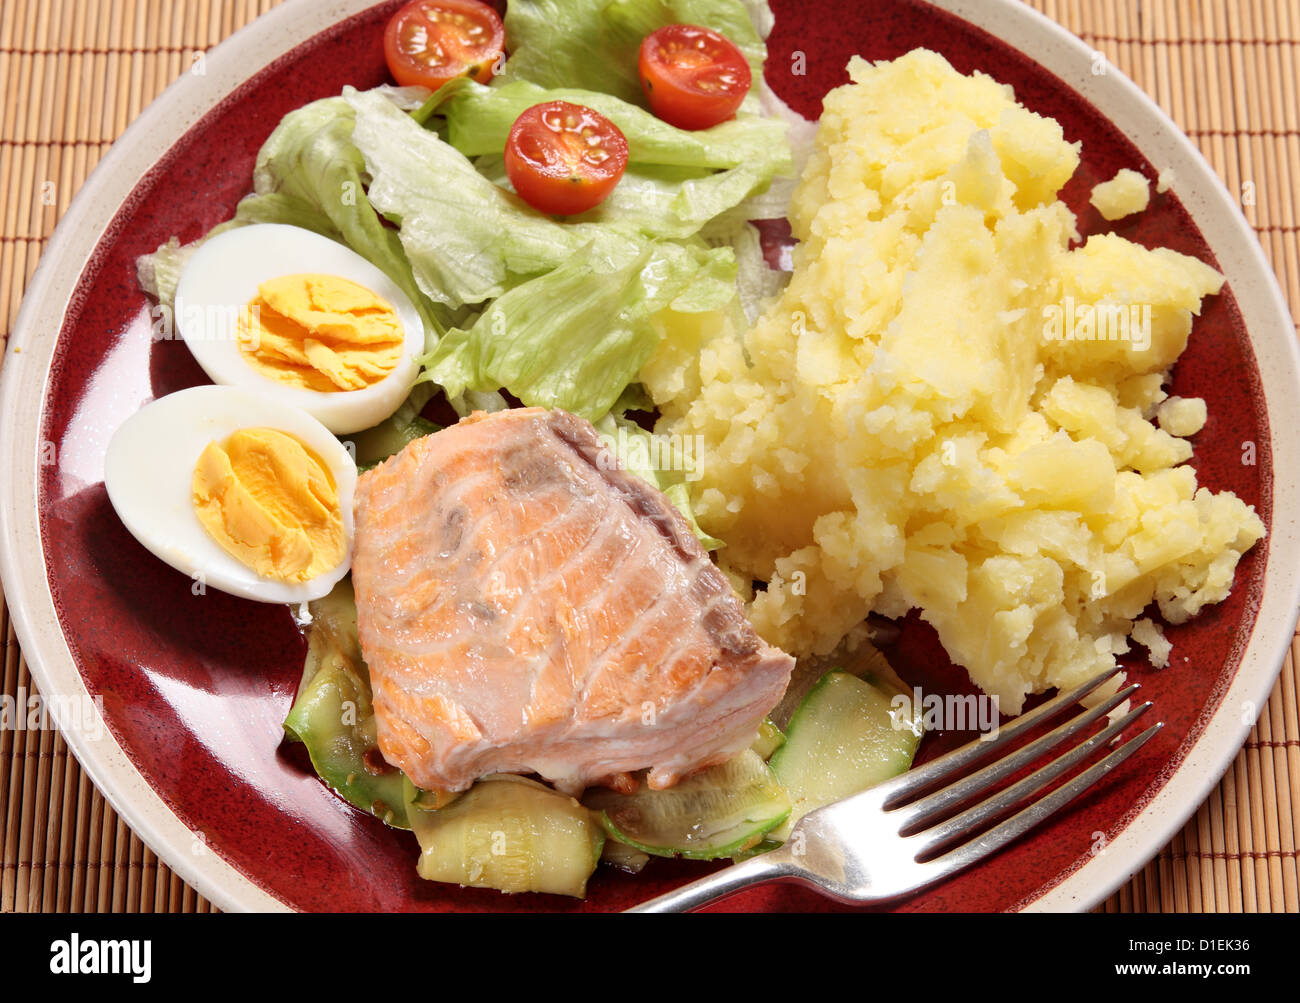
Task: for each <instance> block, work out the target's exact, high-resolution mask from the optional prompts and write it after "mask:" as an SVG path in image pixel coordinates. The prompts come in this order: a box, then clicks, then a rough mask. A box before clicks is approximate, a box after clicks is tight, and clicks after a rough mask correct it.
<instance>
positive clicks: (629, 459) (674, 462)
mask: <svg viewBox="0 0 1300 1003" xmlns="http://www.w3.org/2000/svg"><path fill="white" fill-rule="evenodd" d="M595 427H596V431H597V432H598V433H599V434H600V437H601V439H602V440H603V441H604V443H605V445H606V447H608V449H609V450H610V452H612V453H613V454H614V455H615V456H616V457H618V461H619V463H620V464H622V466H623V469H625V470H627V471H628V472H629V473H633V474H636V475H637V476H638V477H640V478H642V479H644V480H646V481H649V482H650V483H651V484H652V485H654V486H655V487H656V488H658V489H659V490H660V491H662V492H663V493H664V495H665V496H667V498H668V500H669V501H670V502H672V503H673V505H674V506H675V507H676V509H677V510H678V511H679V512H681V514H682V515H683V516H684V517H685V519H686V521H687V522H688V523H690V526H691V532H693V533H694V534H695V536H696V538H697V539H698V540H699V541H700V544H701V545H702V546H703V547H704V549H705V550H719V549H721V548H722V547H723V546H725V544H724V543H723V542H722V541H721V540H719V539H718V538H717V537H716V536H710V535H709V534H708V533H706V532H704V530H702V529H700V524H699V523H698V522H696V521H695V510H694V509H693V508H692V506H691V495H690V490H689V488H688V487H687V481H690V480H696V479H698V476H699V474H698V470H697V467H696V464H697V463H698V462H699V454H698V453H697V452H696V450H695V449H694V443H693V442H690V443H688V442H685V441H684V440H683V439H682V437H681V436H675V435H674V436H668V435H659V434H657V433H654V432H647V431H646V430H645V429H644V428H642V427H641V426H640V425H638V424H636V423H635V422H632V421H628V420H627V419H626V418H621V417H618V416H616V415H614V414H612V413H611V414H607V415H605V416H604V417H603V418H601V419H600V420H599V421H597V422H596V423H595Z"/></svg>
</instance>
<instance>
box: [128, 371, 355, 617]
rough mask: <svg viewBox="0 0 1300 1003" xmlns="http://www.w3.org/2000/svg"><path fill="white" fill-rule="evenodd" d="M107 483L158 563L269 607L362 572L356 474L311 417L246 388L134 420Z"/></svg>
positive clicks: (172, 403)
mask: <svg viewBox="0 0 1300 1003" xmlns="http://www.w3.org/2000/svg"><path fill="white" fill-rule="evenodd" d="M104 482H105V485H106V487H107V488H108V497H109V501H111V502H112V504H113V508H114V509H116V510H117V514H118V516H119V517H120V518H121V520H122V522H123V523H124V524H125V525H126V528H127V529H128V530H130V532H131V535H132V536H134V537H135V538H136V539H137V540H139V541H140V543H141V544H143V545H144V546H145V547H146V548H148V550H150V551H151V552H152V553H153V554H154V555H155V556H157V557H159V558H161V559H162V560H163V561H166V562H167V563H168V564H170V565H171V566H172V567H173V568H176V569H177V570H178V571H181V572H184V573H185V574H188V575H190V576H191V577H192V578H193V579H194V580H195V582H197V583H202V584H203V585H204V586H205V587H206V586H212V587H214V588H218V589H220V590H222V591H223V592H229V593H231V594H233V595H237V596H243V597H244V598H247V599H255V600H258V601H259V602H273V603H301V602H306V601H308V600H310V599H319V598H320V597H321V596H323V595H325V594H326V593H328V592H329V591H330V589H332V588H333V587H334V585H335V583H336V582H338V580H339V579H340V578H342V577H343V576H344V575H345V574H347V572H348V569H349V567H350V566H351V563H352V539H353V522H352V499H353V494H354V492H355V489H356V482H357V468H356V464H355V463H354V462H353V460H352V457H351V455H350V454H349V453H348V451H347V450H346V449H345V448H344V447H343V445H342V443H340V442H339V440H338V439H336V438H335V437H334V436H333V435H331V434H330V430H329V429H327V428H326V427H325V426H324V425H323V424H321V423H320V422H319V421H317V420H316V419H315V418H313V417H311V415H309V414H306V413H305V412H303V411H301V410H299V409H298V408H295V407H290V406H289V405H287V404H284V403H282V402H280V401H278V400H275V399H273V398H271V397H270V396H266V395H263V394H259V393H253V392H251V391H248V390H245V389H243V388H241V387H225V386H206V387H194V388H192V389H190V390H181V391H179V392H178V393H174V394H169V395H168V396H166V397H163V398H161V399H159V400H156V401H154V402H153V403H151V404H148V405H146V406H145V407H143V408H142V409H141V410H139V411H138V412H136V413H135V414H134V415H132V416H131V417H130V418H128V419H127V420H126V421H125V422H124V423H123V424H122V426H121V428H119V429H118V430H117V432H116V433H115V434H114V435H113V438H112V440H111V441H110V442H109V446H108V452H107V455H106V457H105V461H104Z"/></svg>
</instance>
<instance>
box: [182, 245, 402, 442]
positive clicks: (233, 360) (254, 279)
mask: <svg viewBox="0 0 1300 1003" xmlns="http://www.w3.org/2000/svg"><path fill="white" fill-rule="evenodd" d="M304 272H310V273H315V274H321V275H337V276H339V277H341V278H345V279H350V280H351V281H353V282H356V283H357V284H358V285H362V286H365V287H366V288H367V289H369V290H371V291H372V292H374V293H377V294H378V295H380V296H382V297H383V298H384V299H385V300H387V301H388V302H389V304H391V305H392V307H393V309H394V310H395V311H396V312H397V316H398V319H399V320H400V321H401V324H402V328H403V337H404V339H405V346H404V348H403V351H402V357H401V359H400V360H399V361H398V363H397V365H396V366H394V367H393V371H392V372H390V373H389V374H388V375H387V376H385V377H384V378H383V379H382V380H379V381H378V382H377V383H373V384H371V385H370V386H368V387H363V388H362V389H360V390H339V391H334V392H322V391H317V390H307V389H305V388H301V387H290V386H287V385H285V384H283V383H281V382H280V381H278V380H276V379H274V378H273V377H270V376H266V375H264V374H262V373H260V372H258V371H257V370H256V369H254V368H253V367H252V366H251V365H249V364H248V362H247V361H246V360H245V358H244V356H243V354H242V353H241V352H240V350H239V338H238V334H237V321H238V317H239V313H240V311H241V310H242V309H243V308H244V306H246V305H247V304H248V303H249V302H250V301H251V300H252V299H253V298H254V297H255V296H256V295H257V287H258V286H259V285H260V284H261V283H263V282H266V281H267V280H269V279H274V278H278V277H280V276H282V275H298V274H301V273H304ZM174 316H175V323H176V329H177V330H178V331H179V332H180V335H181V337H182V338H183V339H184V340H185V344H186V345H187V346H189V349H190V351H191V352H192V353H193V355H194V358H195V359H196V360H197V361H198V364H199V365H200V366H202V367H203V371H204V372H205V373H207V374H208V376H209V378H211V379H212V381H213V382H214V383H223V384H226V385H228V386H238V387H246V388H248V389H249V390H254V391H256V392H257V393H258V394H259V395H262V396H265V397H268V398H270V399H273V400H278V401H281V402H283V403H285V404H288V405H290V406H292V407H297V408H301V409H302V410H304V411H306V412H307V413H308V414H310V415H313V416H315V417H316V418H318V419H320V421H321V422H322V423H323V424H324V425H325V427H326V428H328V429H329V430H330V431H331V432H336V433H338V434H340V435H346V434H348V433H351V432H360V431H362V430H363V429H367V428H371V427H373V426H375V425H378V424H379V423H380V422H381V421H383V420H384V419H385V418H387V417H388V416H389V415H391V414H392V413H393V412H394V411H396V410H397V409H398V407H400V406H401V404H402V401H404V400H405V399H406V397H407V395H408V394H409V393H410V390H411V386H412V384H414V383H415V378H416V376H417V375H418V374H419V368H420V367H419V363H418V362H416V359H417V358H418V357H419V356H420V355H422V354H423V353H424V325H423V323H422V322H421V320H420V315H419V313H418V312H417V311H416V309H415V307H414V305H412V303H411V300H410V299H409V298H408V297H407V295H406V294H405V293H404V292H402V290H401V289H400V288H398V286H397V283H395V282H394V281H393V280H392V279H390V278H389V277H388V276H387V275H385V274H384V273H383V272H382V271H380V270H379V269H378V268H376V267H375V266H374V265H372V264H371V263H370V262H369V261H367V260H366V259H365V258H363V257H361V255H359V254H357V253H356V252H355V251H353V250H351V249H349V248H347V247H344V246H343V245H342V244H339V243H337V242H335V241H333V240H330V239H329V238H328V237H322V236H321V235H320V234H318V233H313V232H312V231H310V230H304V229H302V228H301V227H297V226H287V225H284V224H281V223H257V224H254V225H252V226H243V227H238V228H236V229H234V230H228V231H227V232H225V233H221V234H218V235H217V236H215V237H213V238H212V239H211V240H208V241H206V242H204V243H203V244H202V245H200V246H199V248H198V250H196V251H195V252H194V254H193V255H192V256H191V257H190V260H189V261H188V262H187V263H186V265H185V268H184V270H183V271H182V272H181V277H180V281H179V282H178V283H177V286H176V303H175V314H174Z"/></svg>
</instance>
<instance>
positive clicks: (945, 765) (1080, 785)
mask: <svg viewBox="0 0 1300 1003" xmlns="http://www.w3.org/2000/svg"><path fill="white" fill-rule="evenodd" d="M1119 671H1120V670H1119V668H1118V667H1116V668H1113V669H1111V670H1109V671H1107V672H1104V673H1102V674H1101V675H1098V676H1095V677H1094V678H1092V679H1089V680H1088V681H1087V682H1085V683H1082V684H1080V685H1079V686H1076V687H1075V688H1074V689H1072V690H1069V691H1068V692H1066V693H1062V694H1060V695H1058V696H1056V697H1054V698H1053V699H1051V700H1049V701H1047V702H1046V703H1043V704H1040V705H1039V706H1038V707H1036V708H1034V709H1033V710H1031V711H1029V712H1027V713H1025V714H1022V715H1020V716H1019V717H1017V718H1015V719H1014V720H1012V721H1010V722H1009V723H1007V724H1006V725H1004V726H1003V727H1002V728H1000V729H999V731H998V733H997V736H996V737H995V738H993V739H976V740H975V741H973V742H971V743H970V744H968V745H963V746H962V747H961V748H959V749H954V750H953V751H952V752H949V753H947V754H946V755H944V756H940V757H939V758H937V759H934V760H932V761H931V762H928V763H926V764H925V765H924V766H920V767H917V768H916V769H914V770H910V771H908V772H907V773H904V774H902V775H901V776H898V777H894V778H893V779H892V780H887V781H885V782H884V783H882V784H878V785H877V786H875V787H872V788H870V789H869V790H865V791H863V792H862V793H860V794H854V795H852V796H851V797H847V798H844V799H843V800H841V801H836V802H834V803H833V804H829V805H826V806H825V807H822V808H818V809H817V810H815V811H812V812H809V813H808V814H807V815H805V816H804V817H803V818H802V819H801V820H800V821H799V823H798V824H797V825H796V826H795V827H794V829H793V830H792V831H791V833H790V837H789V838H788V839H787V840H786V841H785V842H784V843H783V844H782V845H781V846H780V847H778V848H777V849H774V850H771V851H769V852H767V853H763V854H760V855H758V856H754V857H750V858H749V859H748V860H744V861H742V862H740V863H737V864H733V865H731V866H730V867H725V868H723V869H722V870H720V871H717V872H715V873H714V874H710V875H709V876H708V877H704V878H701V879H699V880H698V881H692V882H691V883H690V884H688V885H684V886H682V887H681V888H678V889H676V890H674V891H671V892H669V893H668V894H666V895H661V896H659V897H658V898H655V899H651V900H650V901H648V902H643V903H642V904H641V905H639V906H636V907H635V908H633V909H631V910H629V911H630V912H687V911H689V910H691V909H696V908H699V907H700V906H702V905H705V904H707V903H709V902H714V901H717V900H718V899H722V898H725V897H727V896H728V895H732V894H734V893H735V892H738V891H740V890H742V889H744V888H749V887H751V886H753V885H757V884H764V883H766V882H769V881H789V882H795V883H797V884H801V885H806V886H809V887H812V888H813V889H815V890H817V891H819V892H821V893H822V894H823V895H826V896H828V897H830V898H832V899H836V900H838V901H840V902H850V903H858V904H862V903H878V902H888V901H891V900H893V899H898V898H902V897H904V896H906V895H909V894H911V893H912V892H915V891H917V890H919V889H921V888H925V887H926V886H928V885H931V884H934V883H935V882H937V881H941V880H943V879H944V878H947V877H949V876H950V875H953V874H956V873H957V872H958V871H961V870H964V869H965V868H967V867H970V866H971V865H972V864H974V863H976V862H977V861H980V860H983V859H984V858H985V857H987V856H989V855H990V854H991V853H993V852H994V851H996V850H998V849H1000V848H1001V847H1003V846H1004V845H1006V844H1007V843H1009V842H1011V841H1012V840H1013V839H1016V838H1017V837H1019V836H1021V835H1023V834H1024V833H1025V832H1027V831H1028V830H1030V829H1031V828H1033V827H1034V826H1036V825H1038V824H1039V823H1040V822H1042V821H1043V820H1045V819H1047V818H1049V817H1050V816H1051V815H1053V814H1054V813H1055V812H1057V811H1059V810H1060V809H1061V808H1062V807H1064V806H1065V805H1066V804H1067V803H1069V802H1070V801H1072V800H1074V799H1075V798H1076V797H1078V796H1079V795H1080V794H1082V793H1083V792H1084V791H1086V790H1088V789H1089V788H1091V787H1092V786H1094V785H1095V784H1096V783H1097V782H1098V781H1100V780H1101V779H1102V778H1103V777H1105V776H1106V775H1107V774H1109V773H1110V772H1111V771H1112V770H1114V769H1115V768H1116V767H1117V766H1119V765H1120V763H1122V762H1124V760H1126V759H1128V758H1129V756H1131V755H1133V753H1135V752H1137V750H1138V749H1140V748H1141V747H1142V746H1143V745H1145V744H1146V743H1147V742H1148V741H1150V739H1151V738H1152V737H1153V736H1154V735H1155V734H1156V732H1158V731H1159V730H1160V729H1161V728H1162V727H1164V724H1163V722H1160V723H1157V724H1154V725H1152V726H1151V727H1150V728H1148V729H1147V730H1146V731H1144V732H1142V733H1141V734H1140V735H1137V736H1136V737H1135V738H1132V739H1130V740H1129V741H1128V742H1126V743H1125V744H1124V745H1121V746H1120V747H1119V748H1117V749H1114V750H1113V751H1111V752H1110V753H1109V754H1107V755H1106V756H1105V757H1104V758H1102V759H1100V760H1099V761H1097V762H1096V763H1094V764H1093V765H1092V766H1090V767H1088V769H1086V770H1084V771H1083V772H1081V773H1079V774H1078V775H1076V776H1074V777H1072V778H1071V779H1070V780H1069V781H1067V782H1066V783H1064V784H1062V785H1060V786H1059V787H1057V788H1055V789H1054V790H1052V791H1051V792H1050V793H1048V794H1046V795H1044V796H1042V797H1037V798H1036V795H1038V794H1039V793H1040V792H1041V791H1042V790H1043V788H1045V787H1046V786H1047V785H1049V784H1050V783H1051V782H1052V781H1053V780H1055V779H1056V778H1057V777H1059V776H1061V775H1062V774H1064V773H1066V772H1068V771H1069V770H1070V769H1071V768H1072V767H1074V766H1076V765H1078V764H1079V763H1081V762H1083V761H1084V760H1086V759H1087V758H1088V757H1089V756H1091V755H1092V753H1094V752H1095V751H1096V750H1097V749H1099V748H1102V747H1103V746H1105V745H1108V744H1111V743H1112V742H1113V741H1115V740H1117V736H1119V734H1120V733H1121V732H1122V731H1123V730H1124V729H1125V728H1127V727H1128V726H1129V725H1130V724H1132V723H1133V722H1134V721H1136V720H1137V719H1138V718H1139V717H1141V716H1142V715H1143V714H1144V713H1146V711H1147V710H1148V709H1150V707H1151V702H1150V701H1147V702H1146V703H1143V704H1139V705H1138V706H1136V707H1134V708H1132V709H1131V710H1129V712H1128V713H1127V714H1124V715H1123V716H1122V717H1120V718H1119V719H1118V720H1115V721H1112V722H1111V723H1110V724H1109V725H1108V726H1107V727H1106V728H1104V729H1103V730H1102V731H1099V732H1097V733H1096V734H1094V735H1093V736H1092V737H1090V738H1088V739H1086V740H1084V741H1082V742H1080V743H1079V744H1078V745H1075V746H1074V747H1073V748H1072V749H1070V750H1069V751H1068V752H1065V753H1063V754H1061V755H1060V756H1058V757H1057V758H1056V759H1053V760H1051V761H1050V762H1048V763H1047V764H1046V765H1044V766H1042V767H1040V768H1039V769H1038V770H1036V771H1035V772H1033V773H1031V774H1029V775H1028V776H1026V777H1024V778H1023V779H1021V780H1018V781H1017V782H1016V783H1014V784H1012V785H1010V786H1009V787H1007V788H1005V789H1003V790H1000V791H998V792H997V793H995V794H993V795H991V796H989V797H987V798H985V799H984V800H983V801H980V802H979V803H978V804H975V805H973V806H971V807H968V808H966V809H965V810H963V811H961V812H960V813H959V814H956V815H952V812H953V811H954V810H955V809H958V808H960V807H961V806H962V805H965V804H966V803H967V802H969V801H971V800H973V799H974V798H975V797H976V796H977V795H980V794H982V793H984V792H985V791H987V790H988V789H989V788H991V787H994V786H996V785H997V784H999V783H1000V782H1001V781H1003V780H1006V779H1007V778H1009V777H1012V776H1014V775H1015V774H1016V773H1018V772H1019V771H1020V770H1022V769H1024V768H1025V767H1027V766H1029V765H1030V764H1031V763H1033V762H1035V761H1036V760H1038V759H1039V758H1040V757H1042V756H1044V755H1045V754H1046V753H1048V752H1050V751H1052V750H1054V749H1056V748H1057V747H1058V746H1061V745H1063V744H1065V743H1066V742H1068V741H1070V740H1071V739H1074V738H1076V737H1078V736H1079V735H1081V734H1082V733H1083V732H1084V731H1085V730H1086V729H1088V727H1089V726H1090V725H1092V724H1093V723H1094V722H1096V721H1098V720H1099V719H1101V718H1102V717H1105V716H1106V715H1108V714H1109V713H1110V712H1111V711H1112V710H1114V709H1115V708H1116V707H1119V706H1120V704H1122V703H1123V702H1124V701H1125V700H1127V699H1129V697H1131V696H1132V695H1133V694H1134V693H1136V692H1137V691H1138V689H1139V688H1140V687H1139V685H1138V684H1136V683H1135V684H1133V685H1131V686H1129V687H1127V688H1125V689H1122V690H1120V691H1119V692H1117V693H1115V694H1114V695H1113V696H1110V697H1107V698H1106V699H1105V700H1103V701H1101V702H1100V703H1098V704H1096V705H1095V706H1093V707H1091V708H1089V709H1086V710H1085V711H1084V712H1083V713H1081V714H1078V715H1077V716H1075V717H1073V718H1071V719H1069V720H1067V721H1066V722H1065V723H1063V724H1061V725H1058V726H1057V727H1056V728H1055V729H1053V730H1052V731H1050V732H1048V733H1047V734H1045V735H1042V736H1041V737H1039V738H1037V739H1035V740H1034V741H1032V742H1029V743H1028V744H1026V745H1024V746H1023V747H1021V748H1019V749H1016V750H1015V751H1013V752H1011V753H1009V754H1007V755H1003V756H1002V757H1001V758H999V759H997V760H995V761H994V762H992V763H990V764H989V765H987V766H985V767H983V768H982V769H980V770H978V771H977V772H975V773H971V774H970V775H968V776H965V777H963V778H961V779H956V778H957V777H958V776H960V774H962V772H963V771H965V770H966V768H967V767H969V766H971V765H973V764H975V763H978V762H980V761H981V760H983V759H986V758H988V757H989V756H990V755H991V754H992V753H993V752H995V751H997V750H999V749H1004V748H1005V747H1006V746H1007V744H1008V743H1010V742H1012V741H1014V740H1015V739H1016V738H1017V737H1018V736H1021V735H1023V734H1024V733H1025V732H1027V731H1029V730H1030V729H1032V728H1034V727H1036V726H1037V725H1039V724H1043V723H1045V722H1047V721H1049V720H1051V719H1053V718H1056V717H1058V716H1060V715H1061V714H1062V713H1063V712H1064V711H1066V710H1067V709H1073V708H1074V705H1075V704H1076V703H1078V702H1079V701H1080V700H1081V699H1082V698H1083V697H1085V696H1087V695H1088V694H1089V693H1091V692H1092V691H1093V690H1095V689H1097V687H1099V686H1101V685H1102V684H1103V683H1104V682H1106V680H1108V679H1110V678H1112V677H1113V676H1114V675H1115V674H1116V673H1118V672H1119ZM936 788H937V789H936ZM1025 802H1029V803H1028V804H1027V805H1026V806H1025V807H1023V808H1020V810H1019V811H1017V812H1016V813H1015V814H1014V815H1011V817H1010V818H1004V816H1006V815H1007V813H1009V812H1010V811H1012V810H1013V809H1016V808H1018V807H1019V806H1020V805H1022V804H1025ZM948 816H951V817H948ZM1000 818H1002V819H1003V821H1000V822H998V823H997V824H996V825H994V826H993V827H992V828H989V829H988V830H987V831H984V832H982V833H980V834H979V835H977V836H974V838H969V837H970V836H971V834H972V833H973V832H975V831H977V830H978V829H979V828H980V827H981V826H983V825H984V824H986V823H989V822H992V821H995V820H997V819H1000Z"/></svg>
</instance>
